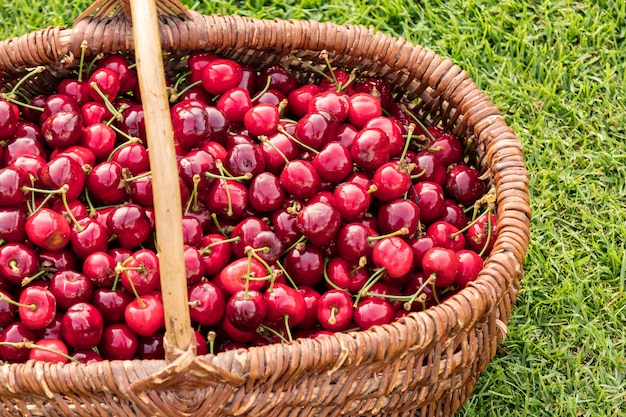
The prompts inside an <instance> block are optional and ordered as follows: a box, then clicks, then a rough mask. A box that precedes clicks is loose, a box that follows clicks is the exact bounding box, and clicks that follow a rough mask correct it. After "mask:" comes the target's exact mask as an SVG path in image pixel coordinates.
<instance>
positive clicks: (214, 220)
mask: <svg viewBox="0 0 626 417" xmlns="http://www.w3.org/2000/svg"><path fill="white" fill-rule="evenodd" d="M211 220H213V224H214V225H215V227H217V230H219V231H220V234H221V235H222V236H224V237H225V238H228V235H227V234H226V232H225V231H224V229H222V225H221V224H220V221H219V219H218V218H217V214H215V213H211ZM209 246H210V245H209Z"/></svg>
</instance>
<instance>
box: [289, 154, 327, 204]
mask: <svg viewBox="0 0 626 417" xmlns="http://www.w3.org/2000/svg"><path fill="white" fill-rule="evenodd" d="M279 178H280V184H281V186H282V187H283V188H284V189H285V191H287V193H289V194H291V195H293V196H295V197H297V198H303V199H307V198H310V197H312V196H313V195H314V194H315V193H316V192H317V191H319V188H320V178H319V175H318V174H317V171H315V168H314V167H313V165H311V163H310V162H307V161H303V160H300V159H296V160H292V161H290V162H289V163H288V164H287V165H286V166H285V169H284V170H283V171H282V172H281V173H280V177H279Z"/></svg>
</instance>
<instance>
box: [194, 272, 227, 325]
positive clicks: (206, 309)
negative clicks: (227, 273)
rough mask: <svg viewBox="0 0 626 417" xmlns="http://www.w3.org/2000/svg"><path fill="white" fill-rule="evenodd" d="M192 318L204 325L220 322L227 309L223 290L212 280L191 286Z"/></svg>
mask: <svg viewBox="0 0 626 417" xmlns="http://www.w3.org/2000/svg"><path fill="white" fill-rule="evenodd" d="M189 304H190V307H189V313H190V315H191V319H192V320H194V321H195V322H197V323H198V324H201V325H203V326H214V325H216V324H218V323H219V322H220V321H221V320H222V317H223V316H224V312H225V311H226V301H225V299H224V295H223V293H222V291H221V290H220V289H219V288H218V287H217V286H216V285H215V284H213V283H212V282H209V281H203V282H199V283H197V284H195V285H193V286H191V287H190V288H189Z"/></svg>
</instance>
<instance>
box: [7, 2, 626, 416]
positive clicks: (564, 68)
mask: <svg viewBox="0 0 626 417" xmlns="http://www.w3.org/2000/svg"><path fill="white" fill-rule="evenodd" d="M68 4H70V6H69V7H67V5H68ZM87 4H89V2H88V1H86V0H79V1H74V2H62V1H59V0H49V1H48V2H46V3H45V4H43V3H41V2H39V1H35V0H13V1H11V2H3V4H2V5H0V22H3V23H2V25H1V26H0V38H6V37H9V36H14V35H20V34H23V33H26V32H28V31H31V30H34V29H36V28H42V27H45V26H48V25H62V24H65V25H70V24H71V22H72V20H73V18H74V17H75V16H76V15H77V14H78V13H79V11H80V10H83V9H84V8H85V7H86V5H87ZM185 4H186V5H187V6H188V7H190V8H193V9H195V10H197V11H200V12H202V13H211V12H215V13H222V14H231V13H237V14H242V15H247V16H254V17H260V18H281V19H289V18H294V19H316V20H322V21H332V22H335V23H339V24H346V23H359V24H365V25H370V26H373V27H375V28H377V29H379V30H381V31H384V32H386V33H388V34H390V35H393V36H397V37H403V38H405V39H408V40H410V41H412V42H414V43H419V44H421V45H424V46H427V47H429V48H431V49H433V50H434V51H436V52H437V53H439V54H440V55H443V56H445V57H450V58H451V59H452V60H453V61H455V62H456V63H458V64H459V65H460V66H462V67H463V68H464V69H466V70H467V71H468V72H469V73H470V75H471V76H472V77H473V79H474V80H475V81H476V82H477V84H478V85H479V87H480V88H481V89H483V90H484V91H485V92H486V93H487V95H488V96H489V97H490V98H491V100H492V101H493V102H494V103H495V104H496V105H497V106H498V107H499V108H500V109H501V110H502V112H503V113H504V115H505V116H506V119H507V121H508V123H509V124H510V125H511V126H512V127H513V128H514V130H515V131H516V132H517V134H518V136H519V139H520V140H521V142H522V144H523V146H524V151H525V156H526V161H527V165H528V168H529V170H530V173H531V176H530V186H531V187H530V192H531V198H532V210H533V215H534V217H533V220H532V241H531V245H530V249H529V253H528V257H527V261H526V263H525V271H526V276H525V278H524V281H523V285H522V289H521V292H520V295H519V301H518V303H517V306H516V308H515V309H514V311H513V314H512V317H511V322H510V326H509V334H508V337H507V339H506V340H505V341H504V343H503V344H502V345H501V347H500V349H499V351H498V354H497V356H496V357H495V358H494V359H493V360H492V361H491V363H490V364H489V366H488V367H487V369H486V370H485V372H484V373H483V375H482V376H481V378H480V380H479V382H478V385H477V387H476V389H475V392H474V394H473V395H472V397H470V398H469V400H468V401H467V402H466V403H465V404H464V406H463V407H462V409H461V410H460V411H459V413H458V415H460V416H468V417H469V416H494V417H496V416H622V415H625V414H626V394H625V393H626V353H625V351H626V331H625V330H624V329H625V325H626V284H625V282H626V251H625V245H626V243H625V241H626V238H625V237H626V94H625V92H624V88H625V87H624V86H626V59H625V57H626V2H624V1H621V0H614V1H606V0H605V1H589V0H587V1H578V2H574V1H566V0H551V1H548V0H545V1H519V0H501V1H496V0H484V1H478V0H464V1H463V0H449V1H421V2H413V1H406V0H377V1H374V0H372V1H363V0H360V1H359V0H341V1H339V0H330V1H322V0H304V1H301V2H296V1H292V0H287V1H275V0H274V1H260V0H256V1H255V0H250V1H241V2H227V1H224V0H210V1H209V0H201V1H196V2H192V1H190V0H189V1H186V2H185Z"/></svg>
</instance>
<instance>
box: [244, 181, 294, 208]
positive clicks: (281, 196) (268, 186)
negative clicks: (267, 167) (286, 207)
mask: <svg viewBox="0 0 626 417" xmlns="http://www.w3.org/2000/svg"><path fill="white" fill-rule="evenodd" d="M248 201H249V204H250V207H251V208H252V209H253V210H256V211H258V212H262V213H266V212H273V211H275V210H278V209H280V208H281V207H282V206H283V202H284V201H285V193H284V191H283V189H282V188H281V186H280V182H279V180H278V177H276V176H275V175H274V174H272V173H270V172H262V173H260V174H259V175H257V176H255V177H254V179H253V180H252V182H251V183H250V187H249V188H248Z"/></svg>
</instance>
